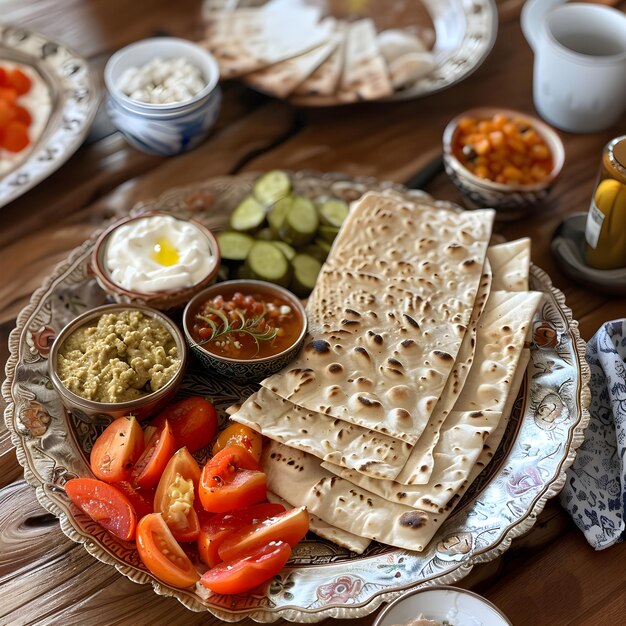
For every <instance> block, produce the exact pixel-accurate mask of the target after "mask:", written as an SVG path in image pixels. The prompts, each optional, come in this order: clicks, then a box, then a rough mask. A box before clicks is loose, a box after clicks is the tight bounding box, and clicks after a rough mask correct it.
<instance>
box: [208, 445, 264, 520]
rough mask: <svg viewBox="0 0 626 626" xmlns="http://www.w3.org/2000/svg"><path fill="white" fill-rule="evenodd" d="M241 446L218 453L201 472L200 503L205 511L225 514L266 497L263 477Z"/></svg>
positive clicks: (252, 458)
mask: <svg viewBox="0 0 626 626" xmlns="http://www.w3.org/2000/svg"><path fill="white" fill-rule="evenodd" d="M258 467H259V465H258V463H257V461H256V459H255V458H254V457H253V456H252V455H251V454H250V453H249V452H248V451H247V450H246V449H245V448H243V447H241V446H237V445H233V446H228V447H227V448H224V449H223V450H222V451H221V452H218V453H217V454H216V455H215V456H214V457H213V458H212V459H211V460H210V461H209V462H208V463H207V464H206V465H205V466H204V469H203V470H202V478H201V480H200V501H201V502H202V506H203V507H204V509H205V510H206V511H210V512H211V513H226V512H227V511H233V510H235V509H241V508H244V507H246V506H250V505H251V504H256V503H257V502H262V501H263V500H265V499H266V497H267V491H266V479H265V474H264V473H263V472H260V471H259V470H258Z"/></svg>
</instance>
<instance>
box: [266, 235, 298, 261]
mask: <svg viewBox="0 0 626 626" xmlns="http://www.w3.org/2000/svg"><path fill="white" fill-rule="evenodd" d="M272 243H273V244H274V245H275V246H276V247H277V248H278V249H279V250H280V251H281V252H282V253H283V254H284V255H285V257H286V258H287V261H292V260H293V257H294V256H296V251H295V250H294V249H293V248H292V247H291V246H290V245H289V244H288V243H285V242H284V241H276V240H274V241H272Z"/></svg>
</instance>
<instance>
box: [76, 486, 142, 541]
mask: <svg viewBox="0 0 626 626" xmlns="http://www.w3.org/2000/svg"><path fill="white" fill-rule="evenodd" d="M65 493H66V494H67V496H68V498H69V499H70V500H71V501H72V502H73V503H74V504H75V505H76V506H77V507H78V508H79V509H82V510H83V511H84V512H85V513H87V515H89V517H91V519H92V520H93V521H94V522H98V524H100V526H102V527H103V528H106V529H107V530H108V531H109V532H111V533H113V534H114V535H116V536H117V537H119V538H120V539H124V540H125V541H132V540H133V539H134V538H135V528H136V526H137V516H136V514H135V510H134V509H133V506H132V504H131V503H130V501H129V500H128V498H127V497H126V496H125V495H124V494H123V493H121V492H120V491H118V490H117V489H116V488H115V487H113V485H109V484H108V483H105V482H103V481H101V480H96V479H95V478H74V479H72V480H68V481H67V483H66V484H65Z"/></svg>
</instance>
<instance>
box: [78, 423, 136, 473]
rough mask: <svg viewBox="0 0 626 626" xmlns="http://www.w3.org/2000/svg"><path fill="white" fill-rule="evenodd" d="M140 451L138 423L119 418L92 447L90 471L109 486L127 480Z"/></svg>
mask: <svg viewBox="0 0 626 626" xmlns="http://www.w3.org/2000/svg"><path fill="white" fill-rule="evenodd" d="M143 449H144V445H143V431H142V430H141V426H140V425H139V422H138V421H137V420H136V419H135V417H134V416H132V415H130V416H128V417H118V418H117V419H116V420H113V421H112V422H111V423H110V424H109V425H108V426H107V427H106V429H105V430H104V432H103V433H102V434H101V435H100V436H99V437H98V438H97V439H96V441H95V443H94V444H93V448H92V449H91V455H90V457H89V462H90V465H91V471H92V472H93V473H94V474H95V476H96V478H99V479H100V480H104V481H106V482H108V483H116V482H119V481H122V480H129V479H130V475H131V472H132V470H133V467H134V465H135V463H136V462H137V461H138V459H139V457H140V456H141V453H142V452H143Z"/></svg>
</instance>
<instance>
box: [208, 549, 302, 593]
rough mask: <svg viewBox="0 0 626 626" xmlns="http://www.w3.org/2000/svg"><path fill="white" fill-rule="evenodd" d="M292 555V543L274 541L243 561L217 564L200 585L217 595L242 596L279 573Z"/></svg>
mask: <svg viewBox="0 0 626 626" xmlns="http://www.w3.org/2000/svg"><path fill="white" fill-rule="evenodd" d="M290 556H291V547H290V546H289V544H288V543H285V542H284V541H275V542H272V543H270V544H267V545H265V546H263V547H261V548H259V549H258V550H255V551H254V552H253V553H252V554H250V555H249V556H247V557H245V558H243V559H239V560H237V561H229V562H228V563H220V564H219V565H216V566H215V567H214V568H212V569H210V570H208V571H207V572H205V573H204V575H203V576H202V578H201V579H200V582H201V583H202V584H203V585H204V586H205V587H207V588H208V589H210V590H211V591H213V592H215V593H223V594H233V593H243V592H244V591H249V590H250V589H254V588H255V587H258V586H259V585H260V584H261V583H263V582H265V581H266V580H269V579H270V578H272V577H273V576H275V575H276V574H278V572H280V570H281V569H283V567H284V566H285V563H287V561H288V560H289V557H290Z"/></svg>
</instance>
